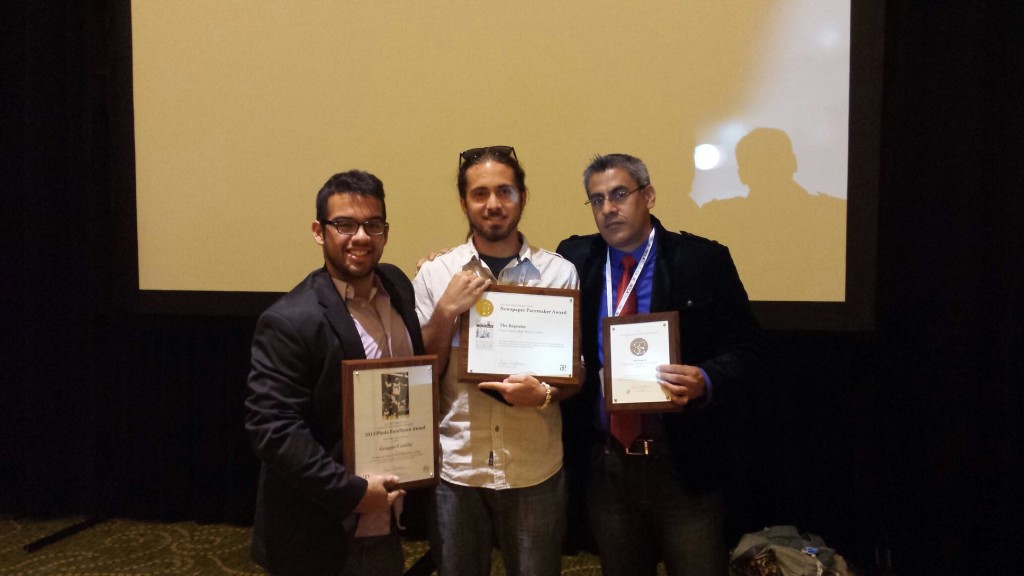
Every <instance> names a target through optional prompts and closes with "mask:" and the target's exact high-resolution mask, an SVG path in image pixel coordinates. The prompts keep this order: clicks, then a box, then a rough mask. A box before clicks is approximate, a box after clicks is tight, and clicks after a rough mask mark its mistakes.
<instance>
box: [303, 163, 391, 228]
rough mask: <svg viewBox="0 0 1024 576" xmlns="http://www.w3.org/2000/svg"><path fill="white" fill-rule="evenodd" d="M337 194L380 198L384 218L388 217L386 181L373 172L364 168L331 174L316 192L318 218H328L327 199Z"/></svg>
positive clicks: (318, 219)
mask: <svg viewBox="0 0 1024 576" xmlns="http://www.w3.org/2000/svg"><path fill="white" fill-rule="evenodd" d="M335 194H358V195H360V196H372V197H374V198H377V199H379V200H380V207H381V211H382V212H383V216H384V220H387V219H388V208H387V205H385V204H384V183H383V182H381V181H380V178H377V177H376V176H374V175H373V174H370V173H369V172H366V171H364V170H349V171H348V172H339V173H337V174H335V175H334V176H331V177H330V178H329V179H328V180H327V182H325V183H324V185H323V188H320V191H319V192H317V193H316V219H317V221H320V220H325V219H326V218H327V200H329V199H330V197H331V196H334V195H335Z"/></svg>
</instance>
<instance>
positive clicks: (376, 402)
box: [341, 356, 441, 488]
mask: <svg viewBox="0 0 1024 576" xmlns="http://www.w3.org/2000/svg"><path fill="white" fill-rule="evenodd" d="M436 361H437V356H413V357H410V358H382V359H380V360H345V361H343V362H342V363H341V382H342V398H343V404H344V408H345V414H344V418H343V422H344V427H343V429H342V449H343V453H344V458H345V465H346V466H347V467H348V469H349V471H350V472H351V473H352V474H354V475H357V476H365V475H367V474H392V475H395V476H398V478H399V484H398V485H399V487H401V488H417V487H420V486H433V485H434V484H436V483H437V480H438V474H437V470H438V466H439V463H440V453H441V451H440V445H439V443H438V435H437V414H438V384H437V375H436V373H435V370H434V365H435V363H436Z"/></svg>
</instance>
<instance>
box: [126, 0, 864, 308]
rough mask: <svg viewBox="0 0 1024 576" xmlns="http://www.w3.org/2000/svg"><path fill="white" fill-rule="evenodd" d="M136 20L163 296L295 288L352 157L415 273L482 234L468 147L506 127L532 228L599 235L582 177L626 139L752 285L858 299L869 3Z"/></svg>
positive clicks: (279, 9) (155, 272) (333, 10)
mask: <svg viewBox="0 0 1024 576" xmlns="http://www.w3.org/2000/svg"><path fill="white" fill-rule="evenodd" d="M131 34H132V90H133V100H134V145H135V146H134V151H135V189H136V214H137V222H136V226H137V232H138V236H137V239H138V288H139V290H140V291H143V292H146V291H174V292H189V293H193V292H227V293H231V292H246V293H252V292H266V293H279V292H285V291H287V290H289V289H290V288H291V287H292V286H294V285H295V284H296V283H297V282H298V281H299V280H300V279H301V278H303V277H304V276H305V275H306V274H307V273H308V272H309V271H310V270H312V269H313V268H315V267H317V266H319V265H321V264H322V255H321V252H320V248H319V247H318V246H317V245H316V244H314V242H313V239H312V235H311V232H310V225H311V222H312V220H313V218H314V196H315V194H316V191H317V190H318V189H319V187H320V186H321V185H322V184H323V182H324V181H325V180H326V179H327V178H328V177H329V176H330V175H331V174H333V173H335V172H339V171H342V170H347V169H351V168H360V169H364V170H368V171H370V172H373V173H375V174H376V175H378V176H379V177H380V178H381V179H382V180H383V182H384V185H385V190H386V193H387V204H388V219H389V221H390V223H391V231H390V236H389V239H388V243H387V246H386V248H385V253H384V260H385V261H388V262H392V263H394V264H396V265H398V266H400V267H401V268H402V269H403V270H405V272H406V273H408V274H409V275H410V276H411V275H413V274H414V273H415V263H416V261H417V259H418V258H420V257H422V256H424V255H426V254H427V253H429V252H431V251H437V250H441V249H444V248H447V247H450V246H453V245H455V244H458V243H461V242H463V241H464V240H465V237H466V231H467V226H466V222H465V217H464V215H463V214H462V212H461V210H460V209H459V204H458V193H457V190H456V186H455V177H456V172H457V164H458V153H459V151H461V150H463V149H466V148H470V147H477V146H486V145H499V144H501V145H511V146H514V147H515V148H516V151H517V153H518V156H519V158H520V160H521V161H522V164H523V166H524V168H525V169H526V173H527V179H526V183H527V187H528V189H529V197H528V204H527V207H526V211H525V214H524V216H523V220H522V223H521V225H520V229H521V230H522V231H523V233H524V234H525V235H526V237H527V239H528V240H529V242H530V243H531V244H534V245H537V246H540V247H545V248H548V249H554V247H555V246H556V245H557V243H558V241H559V240H561V239H562V238H565V237H567V236H569V235H570V234H589V233H593V232H594V231H595V227H594V222H593V217H592V215H591V211H590V209H589V208H588V207H586V206H584V204H583V201H584V200H585V195H584V191H583V185H582V180H581V172H582V170H583V169H584V167H585V166H586V164H587V163H588V161H589V160H590V158H591V157H592V156H593V155H595V154H599V153H611V152H625V153H629V154H633V155H635V156H638V157H640V158H642V159H643V160H645V161H646V162H647V164H648V167H649V168H650V171H651V176H652V183H653V185H654V187H655V189H656V192H657V196H656V198H657V203H656V206H655V208H654V214H655V215H656V216H657V217H658V218H660V219H661V221H662V223H663V224H665V226H666V227H667V228H669V229H670V230H687V231H690V232H693V233H696V234H699V235H702V236H706V237H709V238H712V239H715V240H718V241H720V242H722V243H723V244H726V245H728V246H729V247H730V249H731V251H732V253H733V256H734V258H735V260H736V263H737V267H738V268H739V272H740V275H741V277H742V279H743V281H744V284H745V286H746V288H747V291H748V293H749V295H750V297H751V299H752V300H754V301H762V302H781V303H819V304H840V305H841V304H843V303H844V302H846V301H847V298H848V294H847V284H848V278H847V215H848V210H847V204H848V191H849V190H851V189H852V188H851V187H850V185H849V182H848V180H849V179H848V175H849V170H850V166H849V158H850V149H849V142H850V136H851V134H850V126H851V102H850V98H851V84H850V78H851V5H850V1H849V0H778V1H767V2H766V1H764V0H725V1H723V0H685V1H679V0H656V1H650V2H636V3H623V2H610V1H605V0H597V1H594V0H587V1H581V0H567V1H564V2H557V3H553V2H547V1H541V0H522V1H512V2H505V3H503V4H501V5H500V6H492V5H481V4H480V3H478V2H468V1H465V0H445V1H442V2H436V3H423V2H411V1H404V0H399V1H381V2H329V1H308V2H306V1H302V2H291V3H281V2H269V1H252V0H247V1H244V2H243V1H229V0H221V1H216V2H194V1H187V0H162V1H159V2H157V1H141V0H135V1H133V2H132V3H131ZM854 248H855V249H861V248H863V247H858V246H856V245H854Z"/></svg>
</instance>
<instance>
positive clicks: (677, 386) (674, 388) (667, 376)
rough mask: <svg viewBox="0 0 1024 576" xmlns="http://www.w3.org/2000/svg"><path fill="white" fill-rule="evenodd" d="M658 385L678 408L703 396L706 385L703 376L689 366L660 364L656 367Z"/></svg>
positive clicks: (694, 367)
mask: <svg viewBox="0 0 1024 576" xmlns="http://www.w3.org/2000/svg"><path fill="white" fill-rule="evenodd" d="M657 370H658V384H661V387H662V389H664V390H665V392H666V393H667V394H668V395H669V400H671V401H672V403H673V404H676V405H678V406H686V405H687V404H689V403H690V402H691V401H693V400H697V399H698V398H701V397H702V396H704V393H705V392H706V391H707V384H706V383H705V382H704V374H703V373H702V372H701V371H700V370H699V369H698V368H697V367H696V366H690V365H689V364H662V365H660V366H658V368H657Z"/></svg>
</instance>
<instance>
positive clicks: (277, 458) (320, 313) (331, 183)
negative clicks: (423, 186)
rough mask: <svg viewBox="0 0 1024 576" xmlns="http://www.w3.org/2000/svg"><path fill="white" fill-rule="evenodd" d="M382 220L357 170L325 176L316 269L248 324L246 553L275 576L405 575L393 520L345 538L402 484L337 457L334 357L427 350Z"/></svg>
mask: <svg viewBox="0 0 1024 576" xmlns="http://www.w3.org/2000/svg"><path fill="white" fill-rule="evenodd" d="M386 219H387V212H386V209H385V206H384V187H383V184H381V182H380V180H379V179H377V178H376V177H375V176H373V175H372V174H369V173H366V172H361V171H355V170H353V171H350V172H343V173H340V174H336V175H334V176H332V177H331V179H330V180H328V181H327V183H326V184H325V185H324V186H323V188H322V189H321V190H320V192H319V193H318V194H317V219H316V221H315V222H313V226H312V229H313V237H314V240H315V241H316V242H317V243H318V244H320V246H322V248H323V253H324V267H323V268H321V269H319V270H315V271H314V272H312V273H311V274H310V275H309V276H307V277H306V279H305V280H303V281H302V282H301V283H299V285H298V286H296V287H295V288H294V289H292V291H291V292H289V293H288V294H286V295H284V296H283V297H282V298H281V299H280V300H278V301H277V302H276V303H275V304H274V305H273V306H271V307H270V308H269V309H267V311H266V312H264V313H263V314H262V315H261V316H260V319H259V322H258V323H257V325H256V332H255V337H254V339H253V345H252V372H251V373H250V375H249V390H250V396H249V398H248V399H247V400H246V407H247V408H248V415H247V417H246V429H247V430H248V432H249V438H250V441H251V443H252V446H253V449H254V450H255V452H256V454H257V456H259V458H260V460H261V461H262V463H263V464H262V468H261V470H260V483H259V492H258V496H257V502H256V518H255V522H254V529H253V547H252V554H253V559H254V560H255V561H256V562H257V563H259V564H260V565H262V566H263V567H264V568H266V569H267V570H268V571H269V572H270V573H271V574H275V575H284V574H295V575H300V574H301V575H337V574H342V571H343V570H344V571H345V573H346V574H349V573H353V574H369V573H372V574H401V571H402V568H403V559H402V549H401V542H400V540H399V539H398V537H397V533H396V532H395V528H394V525H393V524H392V526H391V530H390V532H389V533H388V535H387V536H380V537H375V538H359V539H358V540H356V541H358V542H359V544H358V545H356V544H354V543H353V542H354V539H353V534H354V531H355V528H356V524H357V521H358V519H359V516H360V515H372V514H376V515H377V516H378V517H379V516H380V515H388V516H389V515H390V512H389V510H390V508H391V505H392V504H393V503H394V501H395V500H396V498H398V497H399V496H401V495H402V494H404V491H402V490H395V489H394V486H393V485H394V483H396V482H397V481H398V478H395V477H392V476H375V475H370V476H368V477H365V478H361V477H357V476H353V475H352V474H351V473H350V472H349V471H348V470H347V469H346V465H345V462H343V461H342V421H341V415H342V397H341V361H342V360H345V359H364V358H368V357H369V358H379V357H388V356H409V355H413V354H422V353H423V339H422V336H421V334H420V327H419V320H418V318H417V317H416V311H415V300H414V295H413V290H412V284H411V283H410V282H409V279H408V278H407V277H406V276H405V275H404V274H403V273H402V272H401V271H400V270H399V269H398V268H396V267H394V266H392V265H390V264H380V263H379V262H380V257H381V254H382V253H383V250H384V245H385V243H386V242H387V232H388V225H387V221H386ZM389 522H390V519H389V518H387V519H386V520H385V524H387V523H389ZM356 558H358V559H359V562H360V563H361V565H360V566H354V563H353V560H354V559H356ZM346 561H348V562H349V565H348V567H346Z"/></svg>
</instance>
